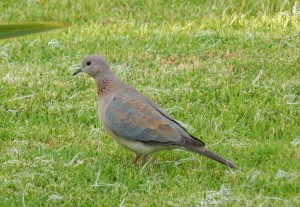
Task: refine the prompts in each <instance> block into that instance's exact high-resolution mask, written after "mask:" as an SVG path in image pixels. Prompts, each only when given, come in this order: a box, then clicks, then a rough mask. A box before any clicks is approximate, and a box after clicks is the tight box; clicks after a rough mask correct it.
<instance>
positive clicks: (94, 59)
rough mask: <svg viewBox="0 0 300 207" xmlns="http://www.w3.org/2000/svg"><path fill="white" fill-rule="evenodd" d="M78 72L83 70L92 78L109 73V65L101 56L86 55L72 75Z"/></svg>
mask: <svg viewBox="0 0 300 207" xmlns="http://www.w3.org/2000/svg"><path fill="white" fill-rule="evenodd" d="M80 72H84V73H86V74H88V75H90V76H92V77H93V78H96V77H97V76H102V75H104V74H105V73H109V72H110V69H109V65H108V64H107V62H106V61H105V59H104V58H103V57H102V56H99V55H88V56H86V57H85V58H84V59H83V61H82V63H81V67H80V68H79V69H78V70H77V71H76V72H75V73H73V76H74V75H76V74H78V73H80Z"/></svg>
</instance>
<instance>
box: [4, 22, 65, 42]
mask: <svg viewBox="0 0 300 207" xmlns="http://www.w3.org/2000/svg"><path fill="white" fill-rule="evenodd" d="M68 26H69V25H68V24H64V23H27V24H21V23H20V24H2V25H0V39H7V38H13V37H19V36H24V35H29V34H34V33H39V32H46V31H50V30H54V29H60V28H64V27H68Z"/></svg>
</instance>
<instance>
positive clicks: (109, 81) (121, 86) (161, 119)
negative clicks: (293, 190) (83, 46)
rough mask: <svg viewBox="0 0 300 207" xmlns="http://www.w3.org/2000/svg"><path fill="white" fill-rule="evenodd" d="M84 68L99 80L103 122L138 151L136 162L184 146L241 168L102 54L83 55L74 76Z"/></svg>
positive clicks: (124, 144)
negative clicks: (117, 72) (119, 74)
mask: <svg viewBox="0 0 300 207" xmlns="http://www.w3.org/2000/svg"><path fill="white" fill-rule="evenodd" d="M82 72H83V73H86V74H88V75H90V76H91V77H93V78H94V79H95V81H96V85H97V94H98V117H99V121H100V123H101V124H102V126H103V128H104V130H105V131H106V132H107V133H108V134H109V135H110V136H111V137H112V138H113V139H114V140H115V141H116V142H117V143H118V144H120V145H121V146H122V147H124V148H126V149H128V150H130V151H132V152H134V153H135V157H134V159H133V160H132V163H133V164H136V163H137V162H138V161H139V160H140V158H142V160H143V163H144V162H145V161H146V160H147V157H148V155H150V154H153V153H155V152H159V151H161V150H169V149H183V150H187V151H190V152H195V153H198V154H201V155H203V156H205V157H208V158H210V159H212V160H215V161H217V162H219V163H221V164H224V165H227V166H228V167H230V168H233V169H238V167H237V166H236V165H235V164H233V163H231V162H229V161H227V160H226V159H224V158H222V157H221V156H219V155H217V154H216V153H214V152H212V151H210V150H208V149H207V148H206V146H205V143H204V142H203V141H201V140H200V139H198V138H196V137H194V136H193V135H191V134H190V133H189V132H188V131H187V130H186V129H185V128H184V127H183V126H182V125H181V124H180V123H179V121H177V120H176V119H174V118H173V117H171V116H170V115H169V114H168V113H167V112H166V111H164V110H163V109H161V108H160V107H159V106H158V105H157V104H155V103H154V102H153V101H152V100H150V99H149V98H147V97H146V96H145V95H143V94H141V93H140V92H138V91H137V90H136V89H135V88H133V87H131V86H130V85H128V84H126V83H124V82H122V81H121V80H120V79H119V78H117V77H116V76H115V75H114V74H113V72H112V71H111V69H110V66H109V64H108V63H107V61H106V60H105V58H104V57H103V56H100V55H87V56H86V57H84V59H83V60H82V63H81V67H80V68H79V69H78V70H76V71H75V72H74V73H73V76H75V75H76V74H78V73H82Z"/></svg>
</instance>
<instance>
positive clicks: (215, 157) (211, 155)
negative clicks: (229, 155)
mask: <svg viewBox="0 0 300 207" xmlns="http://www.w3.org/2000/svg"><path fill="white" fill-rule="evenodd" d="M186 149H187V150H189V151H192V152H196V153H198V154H201V155H203V156H205V157H208V158H210V159H213V160H215V161H217V162H219V163H222V164H224V165H227V166H229V167H230V168H234V169H238V167H237V166H236V165H234V164H233V163H231V162H229V161H227V160H225V159H224V158H222V157H220V156H219V155H217V154H215V153H214V152H212V151H209V150H208V149H206V148H205V147H192V146H189V147H187V146H186Z"/></svg>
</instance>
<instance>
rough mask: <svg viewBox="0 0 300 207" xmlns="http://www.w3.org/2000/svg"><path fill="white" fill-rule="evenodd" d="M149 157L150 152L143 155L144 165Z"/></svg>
mask: <svg viewBox="0 0 300 207" xmlns="http://www.w3.org/2000/svg"><path fill="white" fill-rule="evenodd" d="M147 158H148V154H145V155H144V156H143V161H142V165H144V164H145V163H146V161H147Z"/></svg>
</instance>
